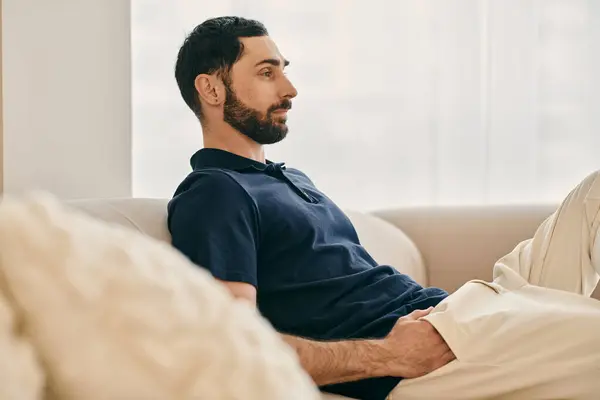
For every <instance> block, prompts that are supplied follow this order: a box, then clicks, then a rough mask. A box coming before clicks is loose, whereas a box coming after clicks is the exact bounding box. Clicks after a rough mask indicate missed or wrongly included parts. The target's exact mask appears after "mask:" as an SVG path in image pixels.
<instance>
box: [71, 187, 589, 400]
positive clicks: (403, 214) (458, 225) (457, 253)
mask: <svg viewBox="0 0 600 400" xmlns="http://www.w3.org/2000/svg"><path fill="white" fill-rule="evenodd" d="M70 205H72V206H75V207H76V208H78V209H80V210H83V211H85V212H86V213H88V214H90V215H92V216H94V217H96V218H100V219H102V220H104V221H107V222H109V223H117V224H120V225H124V226H128V227H130V228H133V229H135V230H138V231H140V232H143V233H145V234H147V235H149V236H151V237H154V238H156V239H159V240H162V241H167V242H169V241H170V236H169V233H168V230H167V227H166V207H167V200H166V199H131V198H123V199H89V200H77V201H71V202H70ZM554 209H555V207H554V206H551V205H547V206H543V205H540V206H505V207H497V206H496V207H450V208H399V209H393V210H383V211H378V212H373V213H358V212H351V211H350V212H347V214H348V216H349V217H350V219H351V220H352V221H353V223H354V225H355V227H356V229H357V232H358V235H359V237H360V239H361V242H362V243H363V245H365V247H366V248H367V249H368V250H369V251H370V253H371V254H372V255H373V256H374V258H375V259H376V260H377V261H378V262H380V263H385V264H390V265H393V266H395V267H396V268H397V269H399V270H400V271H401V272H404V273H407V274H409V275H411V276H412V277H413V278H414V279H415V280H417V281H418V282H419V283H421V284H423V285H428V286H437V287H441V288H444V289H446V290H447V291H449V292H452V291H454V290H455V289H457V288H458V287H459V286H460V285H462V284H463V283H464V282H466V281H467V280H470V279H475V278H478V279H486V280H489V279H491V276H492V266H493V264H494V262H495V261H496V260H498V259H499V258H500V257H502V256H503V255H504V254H506V253H508V252H510V251H511V250H512V249H513V247H514V246H515V245H516V244H517V243H519V242H520V241H522V240H525V239H527V238H529V237H531V236H532V235H533V233H534V232H535V230H536V228H537V226H538V225H539V224H540V223H541V222H542V221H543V220H544V219H545V218H546V217H547V216H548V215H550V214H551V213H552V212H553V211H554ZM594 297H596V298H598V299H600V290H596V292H595V295H594ZM323 399H324V400H325V399H329V400H334V399H341V397H338V396H331V395H327V394H324V395H323Z"/></svg>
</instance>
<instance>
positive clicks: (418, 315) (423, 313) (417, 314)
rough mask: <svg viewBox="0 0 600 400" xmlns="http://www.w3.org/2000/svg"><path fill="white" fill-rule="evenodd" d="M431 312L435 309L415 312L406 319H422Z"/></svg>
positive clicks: (430, 308)
mask: <svg viewBox="0 0 600 400" xmlns="http://www.w3.org/2000/svg"><path fill="white" fill-rule="evenodd" d="M431 310H433V307H429V308H428V309H426V310H415V311H413V312H411V313H410V314H408V315H406V316H405V318H408V319H413V320H417V319H419V318H422V317H424V316H426V315H428V314H429V313H430V312H431Z"/></svg>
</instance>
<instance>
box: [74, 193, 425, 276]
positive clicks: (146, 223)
mask: <svg viewBox="0 0 600 400" xmlns="http://www.w3.org/2000/svg"><path fill="white" fill-rule="evenodd" d="M167 203H168V200H167V199H148V198H115V199H84V200H71V201H69V202H68V204H69V205H70V206H73V207H75V208H76V209H79V210H81V211H84V212H85V213H87V214H89V215H91V216H92V217H95V218H98V219H101V220H104V221H106V222H108V223H116V224H119V225H122V226H126V227H129V228H132V229H135V230H137V231H139V232H142V233H144V234H146V235H149V236H151V237H153V238H155V239H158V240H162V241H165V242H168V243H171V236H170V234H169V231H168V229H167ZM346 214H347V215H348V217H349V218H350V220H351V221H352V223H353V224H354V227H355V228H356V231H357V233H358V236H359V238H360V241H361V244H362V245H363V246H364V247H365V248H366V249H367V250H368V251H369V253H370V254H371V256H373V258H374V259H375V260H376V261H377V262H378V263H379V264H385V265H392V266H393V267H395V268H396V269H397V270H398V271H400V272H402V273H404V274H407V275H409V276H411V277H412V278H413V279H414V280H415V281H417V282H418V283H420V284H422V285H427V283H428V278H427V273H426V268H425V265H424V263H423V258H422V257H421V253H420V251H419V250H418V248H417V247H416V246H415V244H414V243H413V242H412V240H411V239H409V237H408V236H406V235H405V234H404V232H402V231H401V230H400V229H399V228H397V227H395V226H393V225H392V224H390V223H388V222H386V221H384V220H383V219H381V218H378V217H376V216H374V215H371V214H366V213H360V212H355V211H346Z"/></svg>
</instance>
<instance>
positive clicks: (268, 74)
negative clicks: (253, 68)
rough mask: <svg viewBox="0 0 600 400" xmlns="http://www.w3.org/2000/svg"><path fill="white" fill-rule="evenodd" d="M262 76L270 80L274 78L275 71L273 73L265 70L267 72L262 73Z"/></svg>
mask: <svg viewBox="0 0 600 400" xmlns="http://www.w3.org/2000/svg"><path fill="white" fill-rule="evenodd" d="M261 75H262V76H265V77H267V78H270V77H272V76H273V71H271V70H270V69H267V70H265V71H263V72H261Z"/></svg>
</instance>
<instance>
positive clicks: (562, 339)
mask: <svg viewBox="0 0 600 400" xmlns="http://www.w3.org/2000/svg"><path fill="white" fill-rule="evenodd" d="M599 226H600V174H599V173H594V174H592V175H590V176H589V177H587V178H586V179H585V180H584V181H583V182H582V183H581V184H580V185H578V186H577V188H575V189H574V190H573V191H572V192H571V193H570V194H569V196H568V197H567V198H566V199H565V201H564V202H563V203H562V205H561V206H560V208H559V209H558V210H557V211H556V212H555V213H554V214H552V215H551V216H550V217H549V218H547V219H546V220H545V221H544V223H542V224H541V226H540V227H539V229H538V230H537V231H536V233H535V235H534V237H533V238H532V239H530V240H527V241H524V242H522V243H521V244H519V245H518V246H517V247H516V248H515V249H514V251H513V252H511V253H510V254H508V255H507V256H505V257H503V258H502V259H500V260H499V261H498V262H497V263H496V265H495V267H494V280H493V282H490V283H488V282H485V281H481V280H473V281H471V282H469V283H467V284H465V285H464V286H462V287H461V288H460V289H459V290H458V291H456V292H455V293H453V294H452V295H451V296H449V297H448V298H447V299H446V300H445V301H444V302H442V303H441V304H439V305H438V306H437V307H436V308H435V309H434V311H433V313H432V314H430V315H429V316H427V317H425V319H426V320H428V321H429V322H431V323H432V324H433V325H434V326H435V328H436V329H437V330H438V331H439V332H440V334H441V335H442V336H443V337H444V339H445V340H446V341H447V343H448V344H449V346H450V347H451V348H452V349H453V351H454V352H455V354H456V356H457V360H456V361H453V362H451V363H450V364H448V365H446V366H444V367H442V368H440V369H438V370H437V371H434V372H433V373H431V374H428V375H426V376H424V377H421V378H417V379H408V380H404V381H402V382H401V383H400V384H399V385H398V386H397V387H396V389H394V391H393V392H392V394H391V395H390V399H396V398H397V399H431V398H436V399H482V398H502V399H598V398H600V302H599V301H597V300H595V299H591V298H588V297H587V296H589V295H590V294H591V293H592V291H593V289H594V287H595V286H596V285H597V283H598V280H599V276H598V273H597V270H598V268H599V267H600V266H599V265H594V260H595V259H597V256H596V254H598V252H599V251H600V242H598V241H596V238H597V237H598V227H599Z"/></svg>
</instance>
